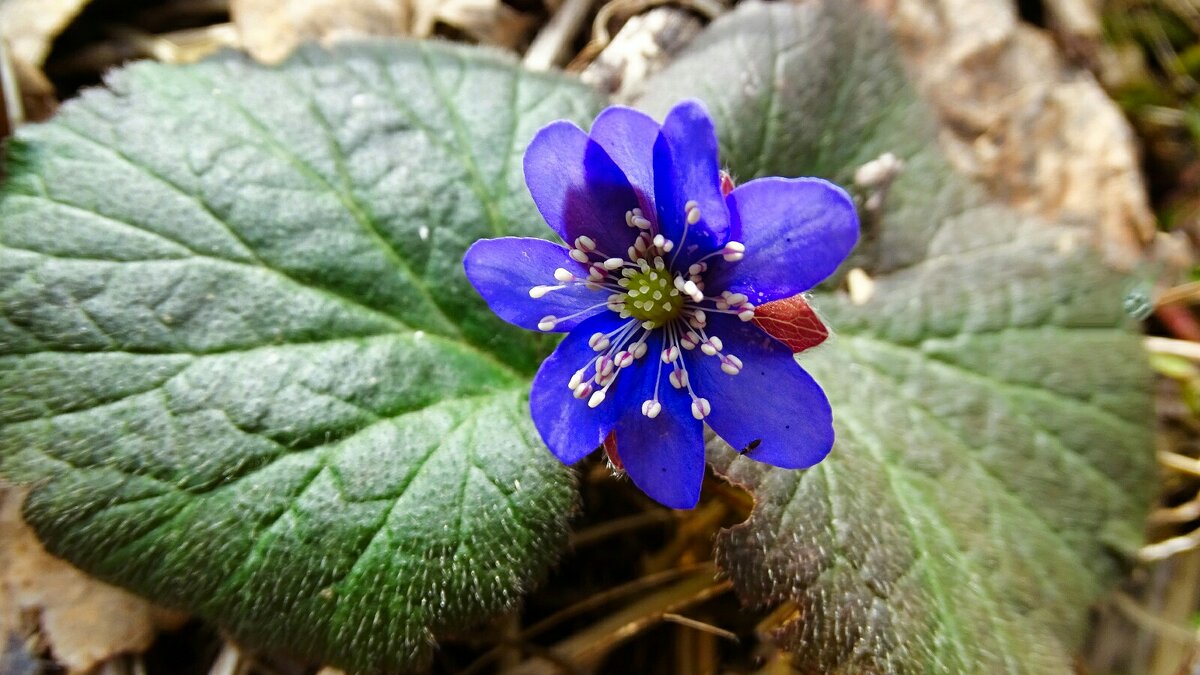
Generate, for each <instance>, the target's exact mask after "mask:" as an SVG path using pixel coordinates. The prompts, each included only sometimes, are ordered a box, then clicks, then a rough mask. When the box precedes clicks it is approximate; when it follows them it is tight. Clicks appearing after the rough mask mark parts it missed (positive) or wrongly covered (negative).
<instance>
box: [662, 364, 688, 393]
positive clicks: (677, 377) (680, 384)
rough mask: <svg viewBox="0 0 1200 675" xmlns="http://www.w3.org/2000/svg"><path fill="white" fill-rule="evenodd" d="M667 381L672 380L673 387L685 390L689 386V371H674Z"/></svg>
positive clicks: (680, 369) (678, 369)
mask: <svg viewBox="0 0 1200 675" xmlns="http://www.w3.org/2000/svg"><path fill="white" fill-rule="evenodd" d="M667 379H668V380H670V382H671V386H672V387H675V388H676V389H683V388H684V387H686V386H687V384H688V374H687V371H686V370H683V369H682V368H677V369H675V370H672V371H671V374H670V375H668V376H667Z"/></svg>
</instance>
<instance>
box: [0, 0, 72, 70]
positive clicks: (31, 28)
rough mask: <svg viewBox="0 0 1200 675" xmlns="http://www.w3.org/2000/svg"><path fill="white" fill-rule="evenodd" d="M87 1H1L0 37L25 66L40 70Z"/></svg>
mask: <svg viewBox="0 0 1200 675" xmlns="http://www.w3.org/2000/svg"><path fill="white" fill-rule="evenodd" d="M88 2H90V0H0V37H3V38H4V40H6V41H7V42H8V44H9V48H11V49H12V51H13V54H14V55H15V56H16V57H17V58H18V59H20V60H22V61H24V62H25V63H28V64H31V65H34V66H39V67H40V66H41V65H42V63H44V62H45V60H46V56H47V55H48V54H49V53H50V47H51V45H53V44H54V39H55V38H57V37H58V35H59V33H61V32H62V31H63V29H64V28H66V27H67V25H69V24H70V23H71V20H72V19H74V18H75V17H76V16H78V15H79V13H80V12H81V11H83V8H84V7H86V6H87V4H88Z"/></svg>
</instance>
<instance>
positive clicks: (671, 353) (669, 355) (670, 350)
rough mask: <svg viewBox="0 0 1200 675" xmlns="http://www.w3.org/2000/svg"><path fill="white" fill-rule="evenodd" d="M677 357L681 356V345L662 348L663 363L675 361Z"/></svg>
mask: <svg viewBox="0 0 1200 675" xmlns="http://www.w3.org/2000/svg"><path fill="white" fill-rule="evenodd" d="M677 358H679V347H676V346H675V345H671V346H670V347H667V348H666V349H664V350H662V360H663V363H674V362H675V359H677Z"/></svg>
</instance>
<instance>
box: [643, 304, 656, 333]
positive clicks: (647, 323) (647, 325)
mask: <svg viewBox="0 0 1200 675" xmlns="http://www.w3.org/2000/svg"><path fill="white" fill-rule="evenodd" d="M653 306H654V303H653V302H650V301H649V300H647V301H646V302H643V303H642V307H644V308H646V309H650V308H651V307H653ZM642 328H645V329H646V330H654V329H655V328H658V324H657V323H655V322H653V321H650V320H646V321H643V322H642Z"/></svg>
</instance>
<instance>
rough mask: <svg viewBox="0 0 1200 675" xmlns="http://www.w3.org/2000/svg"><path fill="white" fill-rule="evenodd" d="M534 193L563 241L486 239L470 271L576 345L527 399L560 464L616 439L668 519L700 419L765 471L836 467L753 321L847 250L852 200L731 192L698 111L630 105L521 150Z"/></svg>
mask: <svg viewBox="0 0 1200 675" xmlns="http://www.w3.org/2000/svg"><path fill="white" fill-rule="evenodd" d="M525 182H526V183H527V184H528V186H529V191H530V193H532V195H533V200H534V202H536V204H537V207H538V209H539V210H540V211H541V214H542V217H544V218H545V219H546V223H547V224H548V225H549V226H550V227H551V228H552V229H553V230H554V231H555V232H556V233H558V236H560V237H561V238H562V240H563V241H564V242H566V243H567V246H566V247H564V246H560V245H558V244H554V243H551V242H549V241H545V240H542V239H527V238H518V237H505V238H501V239H488V240H483V241H479V242H477V243H476V244H475V245H474V246H472V247H471V249H470V250H469V251H467V254H466V258H465V260H464V265H465V267H466V272H467V276H468V278H470V280H471V283H472V284H474V286H475V288H476V289H477V290H478V291H479V293H480V294H481V295H483V297H484V299H485V300H486V301H487V303H488V305H489V306H490V307H491V308H492V310H493V311H494V312H496V313H497V314H498V315H500V316H501V317H502V318H503V319H505V320H506V321H509V322H510V323H513V324H516V325H518V326H521V327H524V328H528V329H531V330H540V331H557V332H565V333H567V336H566V338H565V339H564V340H563V341H562V343H560V344H559V346H558V348H557V349H556V350H555V351H554V353H553V354H552V355H551V356H550V357H549V358H548V359H546V361H545V362H544V363H543V364H542V366H541V368H540V369H539V370H538V373H537V376H536V377H535V378H534V381H533V390H532V393H531V394H530V407H531V409H532V413H533V421H534V424H535V426H536V427H537V429H538V432H539V433H540V434H541V436H542V439H543V440H544V441H545V443H546V445H547V446H548V447H549V448H550V451H551V452H553V453H554V455H555V456H557V457H558V458H559V459H560V460H561V461H563V462H565V463H567V464H573V463H575V462H577V461H579V460H580V459H583V458H584V457H585V456H586V455H588V454H589V453H591V452H592V451H594V450H596V448H598V447H600V446H601V444H603V443H604V441H605V439H607V438H609V437H610V436H609V435H610V434H612V435H613V436H612V437H613V438H615V440H616V443H617V444H618V446H619V448H620V458H621V461H622V462H623V464H624V469H625V470H626V471H627V472H628V474H629V477H630V478H631V479H632V480H633V482H634V484H636V485H637V486H638V487H639V488H641V489H642V490H643V491H644V492H645V493H646V494H648V495H649V496H650V497H652V498H654V499H655V500H657V501H658V502H660V503H662V504H664V505H666V506H669V507H673V508H691V507H692V506H695V504H696V502H697V500H698V499H699V496H700V484H701V482H702V480H703V477H704V424H705V423H707V424H708V426H709V427H710V428H712V430H713V431H714V432H715V433H716V434H717V435H719V436H721V438H723V439H725V441H727V442H728V443H729V444H730V445H731V446H733V447H734V448H737V449H741V450H742V451H743V452H745V454H746V455H748V456H749V457H751V458H753V459H756V460H758V461H760V462H766V463H768V464H772V465H774V466H778V467H784V468H805V467H809V466H812V465H813V464H816V463H817V462H819V461H821V460H822V459H824V458H825V456H826V455H827V454H828V453H829V450H830V449H831V447H832V446H833V424H832V412H831V410H830V407H829V401H828V399H826V398H825V393H824V392H823V391H822V390H821V387H820V386H819V385H818V384H817V383H816V382H815V381H814V380H813V379H812V377H810V376H809V375H808V373H806V372H804V370H802V369H801V368H800V366H799V365H797V364H796V362H795V360H794V358H793V354H792V351H791V350H790V349H789V348H788V347H787V346H785V345H784V344H782V343H781V342H779V341H778V340H776V339H775V338H773V337H771V336H770V335H769V334H767V333H766V332H764V330H763V329H762V328H761V327H760V326H759V325H758V323H757V322H755V321H754V318H755V308H756V307H758V306H760V305H763V304H764V303H769V302H772V301H775V300H781V299H786V298H791V297H793V296H795V295H797V294H799V293H802V292H804V291H807V290H809V289H810V288H812V287H813V286H815V285H816V284H818V283H820V282H821V281H822V280H823V279H825V278H826V277H828V276H829V275H830V274H832V273H833V271H834V270H835V269H837V267H838V265H839V264H841V262H842V261H843V260H844V259H845V258H846V256H847V255H848V254H849V253H850V250H851V249H852V248H853V247H854V244H855V242H856V241H857V240H858V218H857V216H856V214H855V210H854V205H853V203H852V202H851V200H850V198H849V197H848V196H847V195H846V193H845V192H844V191H843V190H842V189H841V188H839V187H837V186H835V185H833V184H832V183H828V182H826V181H823V180H819V179H815V178H794V179H788V178H760V179H757V180H753V181H750V182H748V183H746V184H744V185H741V186H739V187H737V188H735V189H732V191H729V189H728V188H729V187H731V185H729V184H725V185H723V181H722V174H721V171H720V167H719V165H718V163H717V138H716V133H715V131H714V130H713V124H712V120H711V119H709V117H708V114H707V112H706V111H705V109H704V107H703V105H702V104H700V103H699V102H697V101H685V102H683V103H680V104H679V105H677V106H676V107H675V108H674V109H672V110H671V111H670V113H669V114H668V115H667V117H666V119H665V120H664V121H663V123H662V124H661V125H659V124H658V123H657V122H655V121H654V120H653V119H651V118H650V117H648V116H646V115H645V114H643V113H640V112H638V111H636V110H632V109H629V108H623V107H611V108H608V109H606V110H604V111H603V112H602V113H600V115H599V117H597V118H596V121H595V122H594V124H593V125H592V130H591V133H590V134H588V133H585V132H584V131H582V130H580V129H579V128H578V127H576V126H575V125H573V124H571V123H569V122H566V121H559V122H555V123H553V124H550V125H549V126H547V127H545V128H544V129H542V130H541V131H539V132H538V134H537V136H535V137H534V139H533V141H532V142H531V143H530V145H529V149H528V150H526V152H525Z"/></svg>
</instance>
